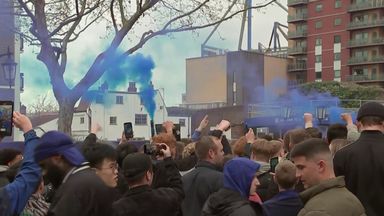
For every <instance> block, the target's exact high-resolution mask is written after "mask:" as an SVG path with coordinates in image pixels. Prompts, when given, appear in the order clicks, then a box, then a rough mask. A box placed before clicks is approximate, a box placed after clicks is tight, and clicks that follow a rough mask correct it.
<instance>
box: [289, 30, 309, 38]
mask: <svg viewBox="0 0 384 216" xmlns="http://www.w3.org/2000/svg"><path fill="white" fill-rule="evenodd" d="M301 37H307V30H297V31H295V32H288V38H290V39H292V38H301Z"/></svg>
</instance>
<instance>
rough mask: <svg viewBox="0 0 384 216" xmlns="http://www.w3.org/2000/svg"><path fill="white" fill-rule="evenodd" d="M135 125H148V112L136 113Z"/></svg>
mask: <svg viewBox="0 0 384 216" xmlns="http://www.w3.org/2000/svg"><path fill="white" fill-rule="evenodd" d="M135 125H147V114H135Z"/></svg>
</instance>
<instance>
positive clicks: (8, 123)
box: [0, 101, 13, 136]
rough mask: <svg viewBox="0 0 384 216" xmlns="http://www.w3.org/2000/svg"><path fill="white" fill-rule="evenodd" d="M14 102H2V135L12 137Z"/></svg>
mask: <svg viewBox="0 0 384 216" xmlns="http://www.w3.org/2000/svg"><path fill="white" fill-rule="evenodd" d="M12 117H13V102H12V101H0V134H1V135H2V136H12V125H13V124H12V123H13V122H12V121H13V120H12Z"/></svg>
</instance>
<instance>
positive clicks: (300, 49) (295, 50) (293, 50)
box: [288, 46, 307, 55]
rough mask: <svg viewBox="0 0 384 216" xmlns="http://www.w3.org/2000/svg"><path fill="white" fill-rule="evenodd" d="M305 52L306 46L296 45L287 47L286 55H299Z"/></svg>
mask: <svg viewBox="0 0 384 216" xmlns="http://www.w3.org/2000/svg"><path fill="white" fill-rule="evenodd" d="M305 53H307V47H301V46H296V47H292V48H288V55H300V54H305Z"/></svg>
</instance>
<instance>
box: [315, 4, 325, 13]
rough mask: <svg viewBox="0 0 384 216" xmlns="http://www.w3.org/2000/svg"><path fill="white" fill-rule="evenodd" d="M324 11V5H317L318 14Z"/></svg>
mask: <svg viewBox="0 0 384 216" xmlns="http://www.w3.org/2000/svg"><path fill="white" fill-rule="evenodd" d="M322 10H323V4H317V5H316V12H320V11H322Z"/></svg>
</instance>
